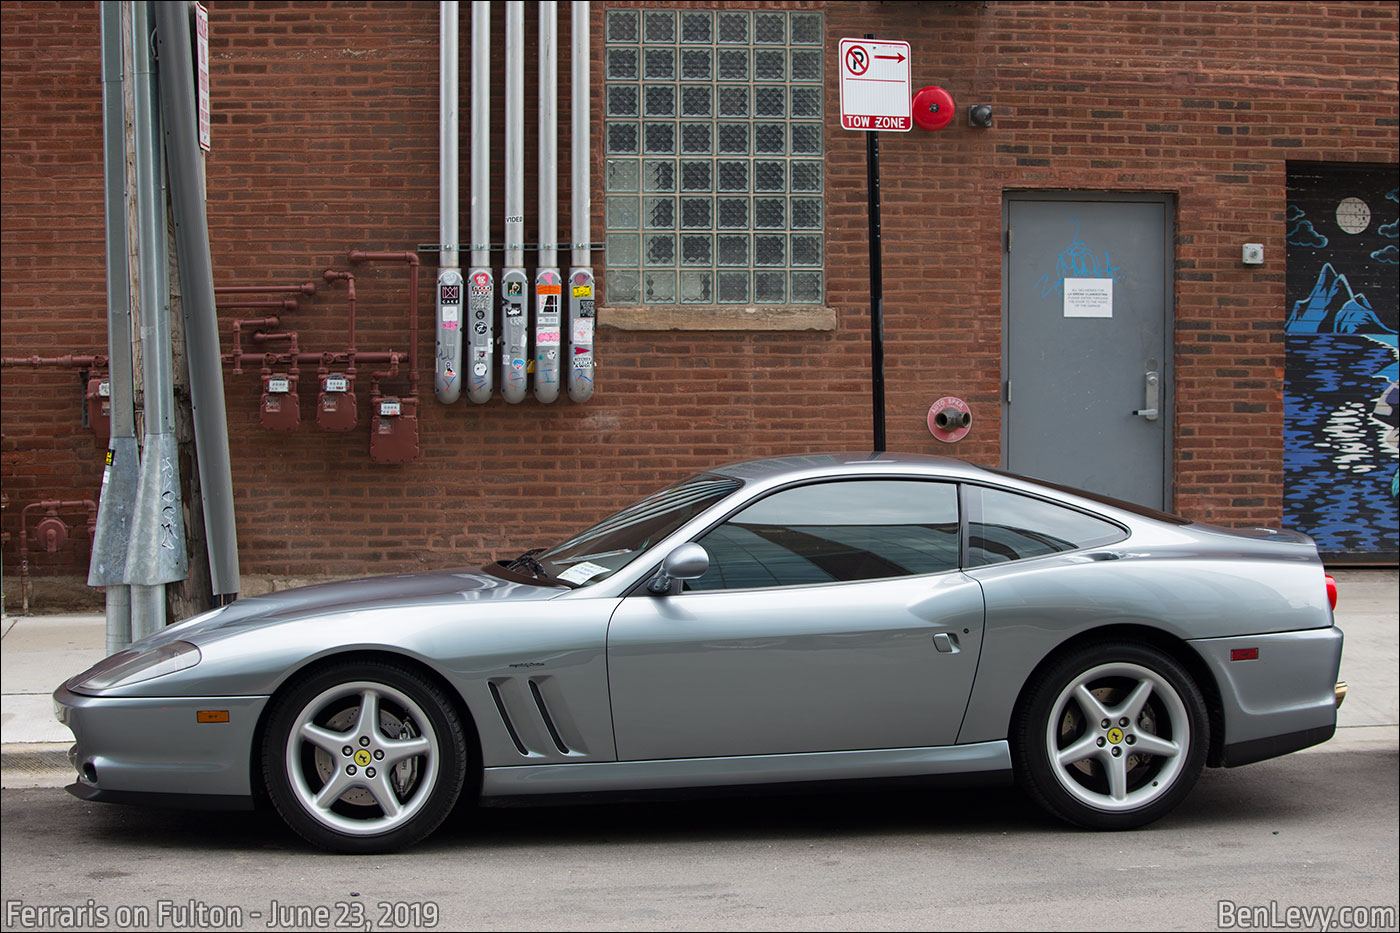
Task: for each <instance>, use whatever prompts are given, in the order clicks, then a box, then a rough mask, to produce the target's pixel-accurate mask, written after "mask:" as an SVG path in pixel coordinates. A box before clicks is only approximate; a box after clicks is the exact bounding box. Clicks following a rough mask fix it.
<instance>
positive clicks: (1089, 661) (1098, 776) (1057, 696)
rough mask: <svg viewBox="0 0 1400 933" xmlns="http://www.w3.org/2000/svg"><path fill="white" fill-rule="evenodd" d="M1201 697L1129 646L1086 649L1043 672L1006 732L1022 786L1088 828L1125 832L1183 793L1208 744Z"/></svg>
mask: <svg viewBox="0 0 1400 933" xmlns="http://www.w3.org/2000/svg"><path fill="white" fill-rule="evenodd" d="M1209 732H1210V721H1209V718H1208V716H1207V714H1206V705H1205V699H1204V698H1203V697H1202V695H1201V691H1200V689H1199V688H1198V687H1197V686H1196V684H1195V682H1194V681H1193V680H1192V678H1191V675H1190V674H1189V673H1188V672H1187V671H1186V669H1185V668H1183V667H1182V666H1181V665H1180V664H1179V663H1178V662H1177V661H1176V660H1174V659H1173V658H1171V657H1169V656H1168V655H1166V654H1164V653H1163V652H1161V651H1159V650H1157V649H1155V648H1152V647H1149V646H1147V645H1142V644H1137V643H1133V642H1122V643H1114V644H1103V645H1090V646H1086V647H1084V648H1081V649H1079V650H1077V651H1073V652H1071V653H1069V654H1067V655H1065V656H1064V657H1062V658H1060V659H1058V660H1057V661H1056V662H1054V663H1052V664H1051V665H1050V666H1049V667H1047V668H1046V669H1044V670H1043V671H1041V672H1040V673H1039V674H1038V675H1037V676H1036V678H1035V680H1034V681H1033V682H1032V683H1031V684H1030V685H1029V687H1028V691H1027V702H1026V703H1025V704H1024V705H1023V706H1022V708H1021V710H1020V713H1019V715H1018V717H1017V722H1016V724H1015V729H1014V732H1013V754H1014V756H1015V757H1014V763H1015V767H1016V772H1017V777H1018V779H1019V780H1020V783H1021V785H1022V786H1023V787H1024V788H1025V789H1026V790H1027V791H1028V792H1029V793H1030V795H1031V797H1032V798H1034V799H1035V800H1036V801H1037V802H1038V803H1040V804H1041V806H1043V807H1044V808H1045V809H1047V810H1049V811H1050V812H1051V813H1053V814H1055V815H1056V816H1059V817H1060V818H1062V819H1065V820H1068V821H1069V822H1071V823H1076V824H1078V825H1080V826H1084V827H1088V828H1090V829H1132V828H1135V827H1138V826H1143V825H1146V824H1147V823H1150V822H1152V821H1153V820H1156V819H1158V818H1160V817H1161V816H1163V815H1164V814H1166V813H1167V812H1168V811H1169V810H1171V809H1172V808H1173V807H1175V806H1176V805H1177V804H1178V803H1180V802H1181V800H1182V799H1183V798H1184V797H1185V796H1186V794H1187V793H1188V792H1190V790H1191V787H1192V786H1193V785H1194V784H1195V783H1196V779H1197V777H1199V776H1200V773H1201V768H1202V767H1203V765H1204V764H1205V756H1206V749H1207V748H1208V746H1209V744H1210V735H1209Z"/></svg>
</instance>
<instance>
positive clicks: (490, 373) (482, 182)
mask: <svg viewBox="0 0 1400 933" xmlns="http://www.w3.org/2000/svg"><path fill="white" fill-rule="evenodd" d="M471 205H472V208H471V209H472V235H471V268H469V269H468V270H467V283H466V285H467V294H466V302H467V304H466V314H465V315H464V318H463V321H462V326H463V327H464V328H465V329H466V338H465V340H466V345H467V349H466V360H465V361H464V365H465V366H466V373H465V376H464V378H465V379H466V380H467V398H468V399H470V400H471V401H472V402H474V403H476V404H478V405H480V404H483V403H485V402H488V401H490V400H491V388H492V386H493V384H494V383H495V373H494V366H495V356H494V354H493V353H492V349H493V347H494V344H495V339H496V314H495V306H496V279H495V276H494V275H493V274H492V272H491V3H490V0H474V2H473V3H472V190H471Z"/></svg>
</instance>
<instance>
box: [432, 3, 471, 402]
mask: <svg viewBox="0 0 1400 933" xmlns="http://www.w3.org/2000/svg"><path fill="white" fill-rule="evenodd" d="M457 17H458V4H457V0H446V2H444V3H441V4H440V5H439V7H438V31H439V33H440V35H439V39H438V44H439V50H438V56H439V58H438V87H439V91H438V226H439V230H438V239H439V241H440V245H439V252H438V277H437V300H436V308H437V314H436V321H435V324H436V326H435V333H436V334H437V362H436V363H435V366H434V380H433V391H434V393H435V394H436V395H437V400H438V401H439V402H442V403H443V404H451V403H452V402H455V401H457V399H459V398H461V396H462V326H463V320H462V316H463V315H462V311H463V302H464V301H465V297H464V295H463V294H462V293H463V291H464V289H463V288H462V270H461V265H462V262H461V255H460V252H459V249H460V244H459V243H458V231H457V205H458V201H459V199H460V195H459V193H458V185H457V59H458V49H457V37H458V32H459V29H458V19H457Z"/></svg>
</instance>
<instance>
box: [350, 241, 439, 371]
mask: <svg viewBox="0 0 1400 933" xmlns="http://www.w3.org/2000/svg"><path fill="white" fill-rule="evenodd" d="M349 255H350V261H351V262H406V263H408V393H409V395H413V396H417V395H418V267H419V265H421V263H420V262H419V259H418V254H417V253H415V252H413V251H412V250H403V251H401V252H373V251H366V250H362V249H352V250H351V251H350V254H349Z"/></svg>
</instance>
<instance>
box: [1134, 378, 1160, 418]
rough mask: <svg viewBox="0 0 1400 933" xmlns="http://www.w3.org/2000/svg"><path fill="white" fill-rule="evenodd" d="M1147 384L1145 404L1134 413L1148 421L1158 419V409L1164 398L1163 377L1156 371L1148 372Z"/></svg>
mask: <svg viewBox="0 0 1400 933" xmlns="http://www.w3.org/2000/svg"><path fill="white" fill-rule="evenodd" d="M1145 382H1146V386H1145V389H1144V395H1145V396H1146V398H1145V404H1144V405H1143V407H1142V408H1139V409H1138V410H1137V411H1135V412H1133V414H1135V415H1137V416H1138V417H1139V418H1146V419H1147V420H1148V421H1156V420H1157V409H1158V407H1159V406H1160V404H1161V398H1162V378H1161V377H1160V376H1159V375H1157V374H1156V373H1148V374H1147V376H1146V377H1145Z"/></svg>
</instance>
